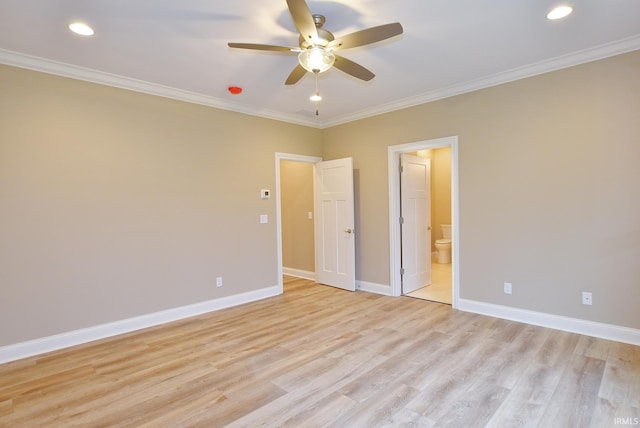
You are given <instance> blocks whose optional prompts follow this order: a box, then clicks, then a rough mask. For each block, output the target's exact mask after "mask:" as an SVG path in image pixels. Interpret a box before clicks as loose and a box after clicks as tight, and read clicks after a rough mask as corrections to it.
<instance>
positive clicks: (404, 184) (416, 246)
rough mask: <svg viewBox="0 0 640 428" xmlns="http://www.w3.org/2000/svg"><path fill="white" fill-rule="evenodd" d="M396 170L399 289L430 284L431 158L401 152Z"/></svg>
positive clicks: (404, 292)
mask: <svg viewBox="0 0 640 428" xmlns="http://www.w3.org/2000/svg"><path fill="white" fill-rule="evenodd" d="M401 161H402V163H401V172H400V200H401V203H400V210H401V216H402V217H401V236H402V272H403V274H402V293H403V294H407V293H411V292H412V291H415V290H417V289H418V288H421V287H424V286H426V285H429V284H431V228H430V223H431V191H430V189H431V162H430V159H426V158H421V157H417V156H412V155H408V154H406V153H405V154H403V155H402V158H401Z"/></svg>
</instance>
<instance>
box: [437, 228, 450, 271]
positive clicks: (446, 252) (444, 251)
mask: <svg viewBox="0 0 640 428" xmlns="http://www.w3.org/2000/svg"><path fill="white" fill-rule="evenodd" d="M440 230H442V239H436V250H438V263H440V264H447V263H451V225H450V224H441V225H440Z"/></svg>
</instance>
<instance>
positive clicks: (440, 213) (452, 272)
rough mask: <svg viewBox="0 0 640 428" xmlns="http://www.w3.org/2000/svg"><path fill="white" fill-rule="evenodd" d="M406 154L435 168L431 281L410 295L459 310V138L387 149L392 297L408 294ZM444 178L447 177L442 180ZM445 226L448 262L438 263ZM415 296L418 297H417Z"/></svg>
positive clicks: (430, 243) (430, 245) (432, 186)
mask: <svg viewBox="0 0 640 428" xmlns="http://www.w3.org/2000/svg"><path fill="white" fill-rule="evenodd" d="M404 153H413V154H415V155H417V156H427V157H429V158H430V159H431V163H432V165H433V168H432V169H433V174H432V185H431V189H432V192H431V193H432V195H431V197H430V201H431V205H432V207H431V208H430V215H431V221H430V224H431V230H430V234H431V238H430V239H429V241H430V242H429V250H428V253H430V254H431V257H430V259H431V262H432V264H431V272H432V280H431V283H430V284H429V285H427V286H425V287H421V288H420V289H419V290H415V291H413V292H412V293H411V296H412V297H418V298H426V299H428V300H433V301H439V302H443V303H447V304H451V305H452V306H453V307H454V308H455V307H457V302H458V296H459V283H458V277H459V276H458V272H459V266H458V263H459V256H458V254H459V252H458V250H459V245H458V242H459V233H458V229H459V228H458V221H457V219H458V203H457V201H458V139H457V137H446V138H439V139H434V140H426V141H420V142H415V143H409V144H402V145H398V146H391V147H389V149H388V159H389V230H390V267H391V278H390V282H391V294H392V295H394V296H400V295H403V294H405V293H404V292H403V287H402V282H403V271H402V268H403V260H402V229H401V225H400V222H401V219H400V217H401V189H400V183H401V182H400V173H399V165H400V159H401V157H402V154H404ZM445 164H446V165H445ZM438 165H439V166H440V171H438ZM443 165H445V166H443ZM443 177H446V178H444V179H443ZM443 196H444V197H443ZM438 205H440V207H438ZM442 224H444V225H447V224H449V225H451V228H450V230H451V249H450V254H449V256H448V258H449V263H444V262H443V263H438V259H437V253H435V251H436V248H435V245H434V244H435V241H436V240H439V239H443V234H442V233H443V232H442V228H441V227H440V225H442ZM440 247H442V246H440ZM441 261H443V260H441ZM413 293H416V294H417V295H415V296H414V294H413ZM423 293H424V294H425V295H424V296H423V295H422V294H423Z"/></svg>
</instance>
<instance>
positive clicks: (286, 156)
mask: <svg viewBox="0 0 640 428" xmlns="http://www.w3.org/2000/svg"><path fill="white" fill-rule="evenodd" d="M283 160H284V161H294V162H306V163H311V164H315V163H318V162H321V161H322V158H321V157H318V156H306V155H296V154H292V153H279V152H276V235H277V249H276V252H277V257H278V290H279V291H278V292H279V294H282V293H284V284H283V282H282V213H281V212H280V211H281V207H280V204H281V200H280V161H283ZM313 217H314V219H315V215H314V216H313Z"/></svg>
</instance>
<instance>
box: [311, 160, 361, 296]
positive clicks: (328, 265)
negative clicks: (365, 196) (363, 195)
mask: <svg viewBox="0 0 640 428" xmlns="http://www.w3.org/2000/svg"><path fill="white" fill-rule="evenodd" d="M313 185H314V205H315V212H316V222H315V228H316V232H315V237H316V251H315V252H316V281H317V282H319V283H321V284H326V285H331V286H334V287H339V288H343V289H345V290H350V291H355V289H356V281H355V236H354V233H355V230H354V211H353V159H352V158H345V159H336V160H331V161H325V162H318V163H316V164H315V167H314V182H313Z"/></svg>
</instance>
